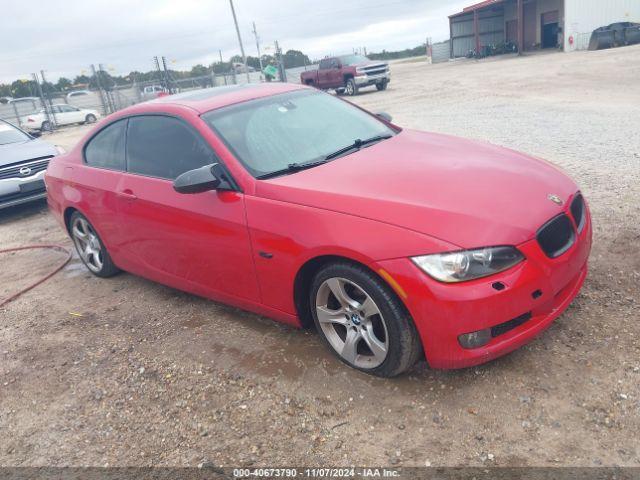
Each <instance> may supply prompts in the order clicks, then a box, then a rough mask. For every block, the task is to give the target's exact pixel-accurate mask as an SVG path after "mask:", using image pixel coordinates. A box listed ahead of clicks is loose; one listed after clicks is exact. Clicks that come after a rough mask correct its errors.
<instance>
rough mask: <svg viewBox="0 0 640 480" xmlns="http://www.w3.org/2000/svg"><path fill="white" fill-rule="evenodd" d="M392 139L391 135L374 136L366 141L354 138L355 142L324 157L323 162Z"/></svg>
mask: <svg viewBox="0 0 640 480" xmlns="http://www.w3.org/2000/svg"><path fill="white" fill-rule="evenodd" d="M391 137H393V135H376V136H375V137H371V138H367V139H366V140H360V139H359V138H356V140H355V141H354V142H353V143H352V144H351V145H347V146H346V147H344V148H341V149H340V150H336V151H335V152H333V153H330V154H329V155H327V156H326V157H324V159H325V160H333V159H334V158H338V157H340V156H342V155H344V154H346V153H349V152H350V151H351V150H360V149H361V148H362V147H364V146H366V145H371V144H372V143H377V142H381V141H382V140H387V139H388V138H391Z"/></svg>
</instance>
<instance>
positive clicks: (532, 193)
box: [46, 84, 592, 377]
mask: <svg viewBox="0 0 640 480" xmlns="http://www.w3.org/2000/svg"><path fill="white" fill-rule="evenodd" d="M46 184H47V189H48V201H49V205H50V208H51V210H52V211H53V213H54V215H55V216H56V217H57V218H58V219H59V221H60V223H61V224H62V225H63V226H64V228H65V229H66V230H67V231H68V232H69V234H70V236H71V238H72V239H73V241H74V243H75V246H76V248H77V250H78V254H79V255H80V258H81V259H82V261H83V262H84V263H85V264H86V266H87V267H88V269H89V270H90V271H91V272H93V273H94V274H95V275H98V276H100V277H108V276H111V275H114V274H115V273H117V272H118V271H119V270H126V271H127V272H131V273H133V274H135V275H140V276H142V277H146V278H149V279H151V280H154V281H157V282H160V283H163V284H166V285H169V286H171V287H174V288H177V289H180V290H185V291H188V292H191V293H194V294H196V295H201V296H204V297H208V298H211V299H214V300H218V301H221V302H225V303H229V304H233V305H235V306H238V307H240V308H244V309H247V310H251V311H253V312H256V313H259V314H262V315H266V316H269V317H273V318H275V319H277V320H279V321H282V322H285V323H288V324H291V325H294V326H297V327H307V326H311V325H313V324H315V326H316V328H317V330H318V332H319V333H320V335H321V337H322V338H323V340H324V341H325V342H326V344H327V345H328V347H329V348H330V349H331V350H332V351H333V352H334V353H335V354H336V355H337V356H338V357H339V358H340V359H341V360H343V361H344V362H345V363H347V364H349V365H351V366H352V367H355V368H357V369H360V370H363V371H366V372H369V373H372V374H375V375H380V376H387V377H389V376H394V375H397V374H399V373H401V372H404V371H405V370H407V369H408V368H410V367H411V366H412V365H413V364H414V363H415V362H416V360H418V359H419V358H420V357H421V356H424V358H426V360H427V361H428V363H429V365H431V366H432V367H434V368H459V367H467V366H471V365H477V364H480V363H483V362H486V361H488V360H491V359H493V358H496V357H498V356H500V355H503V354H505V353H507V352H510V351H512V350H514V349H516V348H518V347H519V346H521V345H523V344H525V343H527V342H528V341H530V340H531V339H532V338H533V337H534V336H535V335H537V334H539V333H540V332H542V331H543V330H544V329H545V328H547V327H548V326H549V325H550V324H551V322H552V321H553V320H554V319H555V318H556V317H558V315H560V314H561V313H562V312H563V311H564V310H565V309H566V307H567V306H568V305H569V303H570V302H571V301H572V300H573V298H574V297H575V296H576V295H577V293H578V291H579V290H580V287H581V286H582V284H583V282H584V279H585V276H586V275H587V259H588V256H589V252H590V249H591V236H592V233H591V232H592V228H591V219H590V215H589V210H588V207H587V204H586V202H585V200H584V198H583V196H582V195H581V194H580V192H579V190H578V187H577V186H576V184H575V183H574V182H573V181H572V180H571V179H570V178H568V177H567V176H566V175H565V174H564V173H562V172H560V171H559V170H558V169H556V168H554V167H553V166H551V165H550V164H548V163H546V162H544V161H542V160H538V159H535V158H531V157H528V156H526V155H523V154H521V153H517V152H514V151H511V150H507V149H505V148H500V147H496V146H493V145H488V144H484V143H478V142H474V141H469V140H463V139H460V138H454V137H450V136H446V135H437V134H433V133H425V132H417V131H412V130H407V129H402V128H399V127H398V126H396V125H394V124H393V123H391V118H390V117H389V116H388V115H386V114H378V115H374V114H371V113H369V112H367V111H364V110H362V109H360V108H358V107H356V106H354V105H351V104H350V103H348V102H346V101H343V100H341V99H339V98H336V97H333V96H331V95H328V94H326V93H322V92H319V91H317V90H314V89H310V88H307V87H302V86H295V85H289V84H265V85H251V86H233V87H220V88H214V89H208V90H200V91H194V92H188V93H184V94H179V95H173V96H169V97H165V98H161V99H158V100H154V101H152V102H148V103H143V104H140V105H136V106H133V107H130V108H127V109H125V110H122V111H120V112H118V113H116V114H114V115H111V116H109V117H108V118H106V119H105V120H103V121H102V122H100V123H99V124H98V125H97V126H96V127H95V128H94V129H93V131H92V132H91V133H89V134H88V135H87V136H86V137H85V138H84V139H83V140H82V141H81V142H80V143H79V144H78V145H77V146H76V147H75V148H74V149H73V150H72V151H70V152H69V153H67V154H66V155H62V156H59V157H56V158H55V159H53V160H52V161H51V163H50V165H49V168H48V170H47V174H46Z"/></svg>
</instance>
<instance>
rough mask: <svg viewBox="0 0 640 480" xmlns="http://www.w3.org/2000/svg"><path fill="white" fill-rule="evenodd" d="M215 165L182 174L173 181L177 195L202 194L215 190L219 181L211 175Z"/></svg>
mask: <svg viewBox="0 0 640 480" xmlns="http://www.w3.org/2000/svg"><path fill="white" fill-rule="evenodd" d="M216 165H217V163H214V164H212V165H206V166H204V167H200V168H196V169H195V170H189V171H188V172H184V173H183V174H182V175H180V176H179V177H178V178H176V179H175V180H174V181H173V189H174V190H175V191H176V192H178V193H187V194H188V193H202V192H208V191H209V190H215V189H217V188H218V186H219V185H220V179H219V178H218V177H216V175H215V174H214V173H213V170H214V168H215V167H216Z"/></svg>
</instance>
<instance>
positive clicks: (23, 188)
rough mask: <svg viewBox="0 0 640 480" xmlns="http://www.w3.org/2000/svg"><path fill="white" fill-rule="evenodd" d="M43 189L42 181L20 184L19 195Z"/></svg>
mask: <svg viewBox="0 0 640 480" xmlns="http://www.w3.org/2000/svg"><path fill="white" fill-rule="evenodd" d="M44 189H45V186H44V180H35V181H33V182H29V183H22V184H20V193H32V192H38V191H42V190H44Z"/></svg>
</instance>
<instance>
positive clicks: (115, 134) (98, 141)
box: [84, 120, 127, 170]
mask: <svg viewBox="0 0 640 480" xmlns="http://www.w3.org/2000/svg"><path fill="white" fill-rule="evenodd" d="M126 129H127V121H126V120H120V121H118V122H115V123H113V124H111V125H109V126H108V127H107V128H105V129H104V130H101V131H100V133H98V134H97V135H96V136H95V137H93V138H92V139H91V140H89V143H88V144H87V146H86V147H84V159H85V162H87V165H90V166H92V167H98V168H108V169H110V170H124V169H125V159H124V139H125V133H126Z"/></svg>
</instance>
